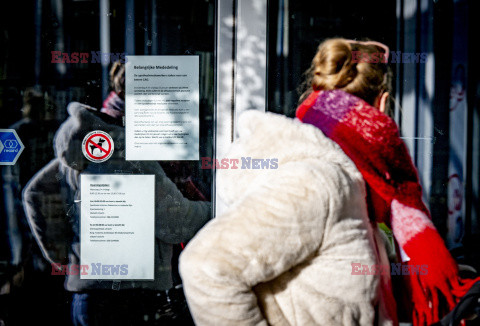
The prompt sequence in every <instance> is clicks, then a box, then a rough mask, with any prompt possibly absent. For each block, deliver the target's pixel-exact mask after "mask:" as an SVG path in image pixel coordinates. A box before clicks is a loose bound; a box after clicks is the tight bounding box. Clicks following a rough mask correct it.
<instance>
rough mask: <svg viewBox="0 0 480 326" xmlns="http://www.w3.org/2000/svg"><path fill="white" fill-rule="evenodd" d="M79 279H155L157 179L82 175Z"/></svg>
mask: <svg viewBox="0 0 480 326" xmlns="http://www.w3.org/2000/svg"><path fill="white" fill-rule="evenodd" d="M80 182H81V196H82V197H81V224H80V269H81V272H80V278H82V279H102V280H107V279H130V280H153V278H154V254H155V252H154V236H155V234H154V230H155V212H154V210H155V208H154V205H155V204H154V193H155V176H154V175H111V174H82V175H81V179H80Z"/></svg>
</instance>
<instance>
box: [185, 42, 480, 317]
mask: <svg viewBox="0 0 480 326" xmlns="http://www.w3.org/2000/svg"><path fill="white" fill-rule="evenodd" d="M388 55H389V53H388V48H387V47H386V46H385V45H383V44H381V43H378V42H372V41H368V42H358V41H351V40H346V39H340V38H337V39H330V40H327V41H325V42H323V43H322V44H321V45H320V46H319V48H318V51H317V53H316V55H315V57H314V59H313V61H312V66H311V68H310V69H309V71H308V77H307V85H308V89H307V91H306V92H305V93H304V95H303V96H302V101H303V102H302V103H301V104H300V106H299V107H298V108H297V111H296V119H289V118H287V117H284V116H280V115H277V114H273V113H266V114H264V113H259V112H253V111H252V112H246V113H244V114H243V115H242V116H241V118H240V122H239V128H238V130H239V135H240V136H239V139H238V140H237V141H235V142H234V143H233V144H232V147H231V149H230V152H229V154H228V155H227V157H228V158H229V159H232V158H233V159H234V158H238V159H241V158H242V157H243V158H245V157H251V158H259V159H271V158H276V159H278V169H229V170H221V171H219V185H218V190H217V191H218V192H219V195H220V196H221V197H222V199H223V200H224V201H225V202H226V203H227V204H229V209H228V210H227V211H226V212H225V213H223V214H222V215H220V216H218V217H217V218H216V219H214V220H212V221H210V222H209V223H208V224H207V225H206V226H205V227H204V228H203V229H202V230H201V231H200V232H199V233H198V234H197V235H196V236H195V238H194V239H193V240H192V241H191V242H190V243H189V244H188V246H187V247H186V249H185V251H184V252H183V254H182V255H181V260H180V264H181V266H180V268H181V275H182V277H183V280H184V287H185V292H186V296H187V301H188V304H189V306H190V308H191V311H192V314H193V316H194V319H195V322H196V323H197V324H198V325H222V326H224V325H267V324H268V325H302V326H303V325H395V324H398V319H397V315H396V304H395V300H394V298H393V294H392V287H391V282H390V273H391V271H390V265H389V262H388V257H387V255H386V251H385V249H384V245H383V243H382V241H381V240H380V237H379V232H378V229H377V223H379V222H384V223H386V224H387V225H389V226H390V227H391V228H392V230H393V235H394V237H395V239H396V242H397V244H398V247H399V250H400V252H401V257H402V266H401V270H402V274H408V276H407V277H408V280H409V282H408V284H409V288H410V292H409V293H410V299H411V302H412V303H413V311H412V319H413V322H414V325H425V324H431V323H433V322H436V321H438V319H439V318H440V317H441V316H442V315H443V314H445V313H446V312H447V311H449V310H450V309H451V308H452V307H453V306H454V304H455V303H456V302H457V301H458V298H459V297H461V296H462V295H463V294H465V292H466V291H467V290H468V289H469V288H470V286H471V285H472V284H473V282H474V280H461V279H460V278H459V276H458V268H457V265H456V263H455V261H454V260H453V259H452V257H451V256H450V254H449V252H448V251H447V249H446V248H445V245H444V243H443V240H442V239H441V237H440V236H439V234H438V233H437V231H436V229H435V227H434V225H433V223H432V222H431V220H430V215H429V211H428V209H427V207H426V206H425V205H424V203H423V202H422V190H421V186H420V184H419V180H418V175H417V171H416V169H415V167H414V165H413V163H412V160H411V158H410V156H409V153H408V150H407V148H406V146H405V144H404V143H403V141H402V140H401V139H400V137H399V131H398V128H397V126H396V124H395V122H394V121H393V120H392V119H391V118H389V117H388V116H387V115H386V114H385V112H386V107H387V104H386V103H387V98H388V90H389V77H390V74H389V70H388V66H387V61H388ZM259 140H260V141H259ZM404 271H405V272H404Z"/></svg>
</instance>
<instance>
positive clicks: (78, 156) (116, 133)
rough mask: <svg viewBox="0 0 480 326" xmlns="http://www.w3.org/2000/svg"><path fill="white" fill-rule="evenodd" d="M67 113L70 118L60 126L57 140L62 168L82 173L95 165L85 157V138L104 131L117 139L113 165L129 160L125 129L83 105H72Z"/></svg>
mask: <svg viewBox="0 0 480 326" xmlns="http://www.w3.org/2000/svg"><path fill="white" fill-rule="evenodd" d="M67 111H68V114H69V115H70V116H69V118H68V119H67V120H66V121H65V122H64V123H63V124H62V125H61V126H60V128H59V129H58V131H57V133H56V134H55V138H54V149H55V156H56V157H58V158H59V159H60V161H61V162H62V164H64V165H66V166H68V167H70V168H72V169H75V170H79V171H82V170H84V169H85V168H86V167H87V166H88V164H90V163H92V162H90V161H89V160H87V159H86V158H85V156H84V155H83V152H82V142H83V138H84V137H85V136H86V135H87V134H88V133H89V132H91V131H94V130H101V131H104V132H106V133H108V134H109V135H110V136H111V137H112V139H113V143H114V150H113V154H112V156H111V157H110V158H109V161H110V160H118V159H125V145H124V144H125V129H124V128H123V127H121V126H118V125H116V124H114V123H111V122H112V118H110V117H108V116H106V115H104V114H101V113H98V112H96V111H97V109H95V108H92V107H89V106H87V105H84V104H81V103H77V102H73V103H70V104H69V105H68V107H67ZM109 120H110V122H109ZM107 162H108V161H107ZM92 164H96V163H92Z"/></svg>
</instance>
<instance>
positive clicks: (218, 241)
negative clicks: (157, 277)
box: [180, 164, 335, 326]
mask: <svg viewBox="0 0 480 326" xmlns="http://www.w3.org/2000/svg"><path fill="white" fill-rule="evenodd" d="M270 179H271V180H266V181H265V182H262V183H261V184H260V185H259V186H257V187H256V188H255V189H251V191H249V193H248V194H246V195H245V196H244V197H243V198H242V199H240V200H239V201H237V203H236V204H235V205H234V206H233V207H230V209H229V210H228V211H226V212H225V213H224V214H223V215H221V216H219V217H218V218H215V219H213V220H212V221H210V222H209V223H208V224H207V225H206V226H205V227H204V228H203V229H202V230H200V232H199V233H198V234H197V235H196V236H195V238H194V239H193V240H192V241H191V242H190V243H189V244H188V245H187V247H186V249H185V250H184V251H183V253H182V255H181V257H180V272H181V276H182V278H183V282H184V287H185V293H186V297H187V301H188V304H189V307H190V309H191V311H192V314H193V316H194V320H195V322H196V324H197V325H222V326H228V325H267V321H266V320H265V319H264V317H263V316H262V313H261V311H260V309H259V307H258V305H257V298H256V296H255V294H254V292H253V290H252V288H253V287H254V286H255V285H257V284H259V283H262V282H266V281H269V280H272V279H274V278H276V277H277V276H279V275H280V274H282V273H283V272H285V271H287V270H289V269H290V268H292V267H293V266H295V265H297V264H299V263H301V262H302V261H304V260H306V259H307V258H308V257H309V256H311V255H312V254H313V253H314V252H316V251H317V250H319V248H320V245H321V243H322V238H323V233H324V229H325V225H326V221H327V218H328V216H329V212H330V211H331V210H332V207H331V205H332V201H331V200H330V198H331V196H330V195H329V192H330V190H329V189H335V188H334V187H335V185H334V184H333V181H332V179H329V178H326V177H325V174H324V173H319V170H318V169H312V168H311V165H310V166H308V165H304V166H299V164H296V165H295V166H292V167H290V168H286V167H285V168H282V169H281V170H278V173H277V174H276V175H275V178H274V179H272V178H270Z"/></svg>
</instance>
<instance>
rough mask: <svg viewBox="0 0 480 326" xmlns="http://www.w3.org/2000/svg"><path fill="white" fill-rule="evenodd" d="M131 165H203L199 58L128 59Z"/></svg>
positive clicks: (128, 155)
mask: <svg viewBox="0 0 480 326" xmlns="http://www.w3.org/2000/svg"><path fill="white" fill-rule="evenodd" d="M125 66H126V75H125V86H126V94H125V103H126V108H125V111H126V113H125V115H126V116H125V133H126V159H127V160H138V161H140V160H155V161H160V160H198V159H199V84H198V83H199V60H198V56H192V55H188V56H127V62H126V64H125Z"/></svg>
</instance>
